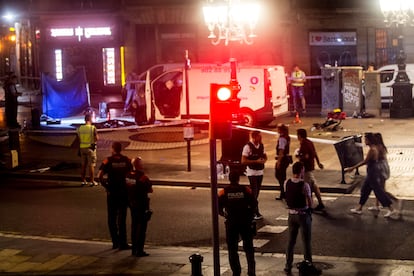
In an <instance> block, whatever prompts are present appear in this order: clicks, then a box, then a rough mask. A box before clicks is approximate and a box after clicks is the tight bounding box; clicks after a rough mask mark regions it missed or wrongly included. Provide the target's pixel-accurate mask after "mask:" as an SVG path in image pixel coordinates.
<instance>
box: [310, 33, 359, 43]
mask: <svg viewBox="0 0 414 276" xmlns="http://www.w3.org/2000/svg"><path fill="white" fill-rule="evenodd" d="M356 43H357V37H356V32H310V33H309V45H310V46H344V45H356Z"/></svg>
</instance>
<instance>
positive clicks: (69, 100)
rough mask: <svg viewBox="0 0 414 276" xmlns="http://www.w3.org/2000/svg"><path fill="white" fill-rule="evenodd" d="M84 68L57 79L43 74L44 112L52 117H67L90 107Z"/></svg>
mask: <svg viewBox="0 0 414 276" xmlns="http://www.w3.org/2000/svg"><path fill="white" fill-rule="evenodd" d="M86 87H87V82H86V77H85V72H84V69H78V70H76V71H75V72H74V73H73V74H71V75H70V76H68V77H67V78H65V79H63V80H61V81H57V80H56V79H55V78H53V77H52V76H48V75H46V74H44V73H43V74H42V93H43V114H45V115H47V116H48V117H51V118H66V117H70V116H76V115H79V114H81V113H82V112H84V111H85V109H87V108H88V107H89V100H88V99H89V95H88V90H87V88H86Z"/></svg>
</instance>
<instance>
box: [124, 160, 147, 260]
mask: <svg viewBox="0 0 414 276" xmlns="http://www.w3.org/2000/svg"><path fill="white" fill-rule="evenodd" d="M132 167H133V171H132V172H130V173H129V175H128V177H127V188H128V200H129V208H130V210H131V241H132V255H133V256H136V257H145V256H149V254H148V253H147V252H145V251H144V244H145V238H146V233H147V226H148V221H149V220H150V219H151V215H152V211H151V209H150V198H149V196H148V194H149V193H152V192H153V190H152V183H151V180H150V179H149V177H148V176H147V175H146V174H145V172H144V168H143V166H142V160H141V158H140V157H136V158H134V159H132Z"/></svg>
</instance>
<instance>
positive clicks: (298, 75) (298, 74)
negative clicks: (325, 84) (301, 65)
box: [292, 71, 305, 86]
mask: <svg viewBox="0 0 414 276" xmlns="http://www.w3.org/2000/svg"><path fill="white" fill-rule="evenodd" d="M297 78H300V79H303V78H305V73H303V71H297V72H296V71H295V72H293V73H292V79H297ZM292 85H293V86H304V85H305V84H304V83H303V82H294V81H292Z"/></svg>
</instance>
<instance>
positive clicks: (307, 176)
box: [296, 128, 325, 211]
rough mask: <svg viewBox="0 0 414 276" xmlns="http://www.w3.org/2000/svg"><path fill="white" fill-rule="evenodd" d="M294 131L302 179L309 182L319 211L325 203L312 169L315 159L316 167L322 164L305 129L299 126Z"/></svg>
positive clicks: (313, 168) (321, 167)
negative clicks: (297, 143)
mask: <svg viewBox="0 0 414 276" xmlns="http://www.w3.org/2000/svg"><path fill="white" fill-rule="evenodd" d="M296 133H297V136H298V140H299V143H300V148H299V155H298V158H299V161H301V162H302V163H303V166H304V171H305V173H304V178H303V179H304V181H305V182H307V183H309V185H310V186H311V189H312V192H314V193H315V195H316V198H317V199H318V203H319V204H318V206H316V208H315V210H316V211H321V210H323V209H325V205H324V204H323V202H322V197H321V191H320V189H319V187H318V185H317V184H316V179H315V176H314V174H313V171H314V170H315V160H316V163H317V164H318V167H319V168H320V169H321V170H322V169H323V165H322V163H321V162H320V161H319V157H318V154H317V152H316V149H315V145H314V144H313V142H312V141H311V140H309V139H308V138H307V137H308V135H307V132H306V129H303V128H300V129H298V130H297V132H296Z"/></svg>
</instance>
